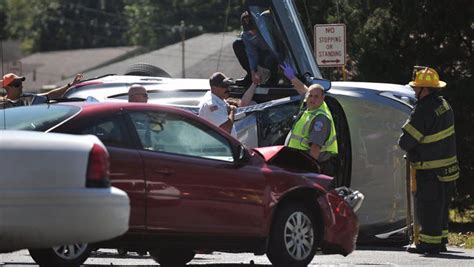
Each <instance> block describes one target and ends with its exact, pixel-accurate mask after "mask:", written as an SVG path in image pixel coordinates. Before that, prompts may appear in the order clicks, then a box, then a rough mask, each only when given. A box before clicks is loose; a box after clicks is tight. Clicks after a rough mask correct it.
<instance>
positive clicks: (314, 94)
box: [281, 64, 338, 176]
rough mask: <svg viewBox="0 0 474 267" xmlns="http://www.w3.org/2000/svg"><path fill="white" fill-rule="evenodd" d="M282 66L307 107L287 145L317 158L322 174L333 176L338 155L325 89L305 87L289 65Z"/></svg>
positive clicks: (299, 116)
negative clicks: (304, 96)
mask: <svg viewBox="0 0 474 267" xmlns="http://www.w3.org/2000/svg"><path fill="white" fill-rule="evenodd" d="M281 68H282V69H283V71H284V74H285V76H286V77H287V78H288V79H289V80H290V81H291V83H292V85H293V86H294V87H295V89H296V90H297V91H298V93H299V94H301V95H304V94H305V95H306V110H303V111H302V112H300V114H299V115H298V119H297V120H296V123H295V124H294V125H293V129H292V130H291V132H290V137H289V140H288V147H292V148H296V149H299V150H304V151H307V152H308V153H309V154H310V155H311V156H312V157H313V158H315V159H317V160H318V162H319V163H320V165H321V172H322V173H324V174H327V175H330V176H335V174H336V166H337V165H336V162H335V161H336V159H337V154H338V146H337V139H336V128H335V126H334V120H333V117H332V114H331V111H330V110H329V107H328V105H327V104H326V102H324V96H325V91H324V88H323V87H322V86H321V85H319V84H312V85H310V86H309V87H306V85H304V84H303V83H302V82H301V81H300V80H299V79H298V78H297V77H296V74H295V71H294V70H293V68H292V67H291V66H290V65H288V64H284V65H281Z"/></svg>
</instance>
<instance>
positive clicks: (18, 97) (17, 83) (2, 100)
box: [0, 73, 83, 108]
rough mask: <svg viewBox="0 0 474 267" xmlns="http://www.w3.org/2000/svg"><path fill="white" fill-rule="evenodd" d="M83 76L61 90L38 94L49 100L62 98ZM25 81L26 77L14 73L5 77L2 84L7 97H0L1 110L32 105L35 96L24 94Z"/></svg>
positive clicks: (79, 75) (78, 75) (78, 76)
mask: <svg viewBox="0 0 474 267" xmlns="http://www.w3.org/2000/svg"><path fill="white" fill-rule="evenodd" d="M82 77H83V75H82V74H77V75H76V76H75V77H74V80H73V82H72V83H70V84H67V85H65V86H62V87H60V88H57V89H54V90H51V91H49V92H46V93H41V94H37V95H39V96H46V97H48V98H49V99H54V98H59V97H62V96H63V94H64V93H65V92H66V91H67V89H69V87H71V86H72V85H74V84H76V83H78V82H79V81H81V79H82ZM24 81H25V77H24V76H18V75H16V74H14V73H7V74H5V75H3V77H2V80H1V81H0V83H1V84H2V88H5V90H6V92H7V95H6V96H4V97H0V108H9V107H17V106H26V105H30V104H31V102H32V100H33V98H34V96H35V94H24V93H23V82H24Z"/></svg>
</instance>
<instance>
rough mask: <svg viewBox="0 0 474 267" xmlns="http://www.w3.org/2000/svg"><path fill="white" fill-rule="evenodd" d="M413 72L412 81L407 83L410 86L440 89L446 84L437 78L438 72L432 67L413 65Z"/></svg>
mask: <svg viewBox="0 0 474 267" xmlns="http://www.w3.org/2000/svg"><path fill="white" fill-rule="evenodd" d="M413 74H414V75H413V81H411V82H410V83H409V85H410V86H412V87H429V88H438V89H441V88H443V87H445V86H446V83H445V82H443V81H440V80H439V75H438V73H437V72H436V71H435V70H434V69H432V68H429V67H419V66H415V68H414V70H413Z"/></svg>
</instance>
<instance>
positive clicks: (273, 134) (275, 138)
mask: <svg viewBox="0 0 474 267" xmlns="http://www.w3.org/2000/svg"><path fill="white" fill-rule="evenodd" d="M299 107H300V101H298V100H294V101H291V102H288V103H285V104H281V105H276V106H273V107H269V108H266V109H264V110H263V111H261V112H258V113H257V114H258V115H257V127H258V135H259V137H258V140H259V141H258V145H259V146H261V147H262V146H275V145H283V144H284V143H285V138H286V136H287V134H288V133H289V131H290V129H291V127H292V126H293V125H292V124H293V118H294V116H295V115H297V114H298V111H299Z"/></svg>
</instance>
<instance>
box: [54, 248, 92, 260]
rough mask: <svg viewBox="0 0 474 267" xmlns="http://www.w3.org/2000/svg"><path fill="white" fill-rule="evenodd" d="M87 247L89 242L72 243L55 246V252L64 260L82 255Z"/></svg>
mask: <svg viewBox="0 0 474 267" xmlns="http://www.w3.org/2000/svg"><path fill="white" fill-rule="evenodd" d="M86 249H87V244H71V245H61V246H57V247H53V251H54V253H55V254H56V255H57V256H58V257H60V258H61V259H64V260H72V259H75V258H77V257H79V256H81V255H82V254H83V253H84V252H85V251H86Z"/></svg>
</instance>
